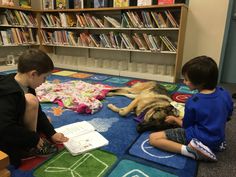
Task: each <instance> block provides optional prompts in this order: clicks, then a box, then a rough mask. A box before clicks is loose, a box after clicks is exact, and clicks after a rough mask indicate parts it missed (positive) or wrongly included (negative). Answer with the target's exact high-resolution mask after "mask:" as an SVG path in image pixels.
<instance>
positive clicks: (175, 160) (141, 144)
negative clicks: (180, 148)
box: [129, 132, 187, 169]
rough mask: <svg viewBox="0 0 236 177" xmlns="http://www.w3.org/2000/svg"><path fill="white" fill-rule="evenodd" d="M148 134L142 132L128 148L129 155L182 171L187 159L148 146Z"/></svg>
mask: <svg viewBox="0 0 236 177" xmlns="http://www.w3.org/2000/svg"><path fill="white" fill-rule="evenodd" d="M149 134H150V132H144V133H143V134H142V135H141V136H140V137H139V138H138V140H137V141H136V142H135V143H134V144H133V146H132V147H131V148H130V150H129V153H130V154H131V155H134V156H137V157H141V158H144V159H147V160H150V161H153V162H155V163H159V164H163V165H166V166H169V167H173V168H177V169H183V168H184V166H185V164H186V160H187V157H185V156H182V155H179V154H174V153H170V152H166V151H162V150H160V149H157V148H154V147H153V146H150V144H149V141H148V136H149Z"/></svg>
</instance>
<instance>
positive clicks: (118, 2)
mask: <svg viewBox="0 0 236 177" xmlns="http://www.w3.org/2000/svg"><path fill="white" fill-rule="evenodd" d="M128 6H129V0H113V7H128Z"/></svg>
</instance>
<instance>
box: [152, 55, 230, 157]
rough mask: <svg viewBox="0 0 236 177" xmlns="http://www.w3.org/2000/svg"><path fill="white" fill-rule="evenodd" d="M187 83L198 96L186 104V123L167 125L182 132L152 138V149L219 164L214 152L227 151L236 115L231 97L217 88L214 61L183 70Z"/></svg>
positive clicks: (200, 60) (177, 121) (206, 60)
mask: <svg viewBox="0 0 236 177" xmlns="http://www.w3.org/2000/svg"><path fill="white" fill-rule="evenodd" d="M182 74H183V76H184V83H185V84H186V85H187V86H188V87H189V88H190V90H195V89H196V90H198V93H197V94H195V95H193V96H192V97H191V98H189V99H188V100H187V102H186V104H185V114H184V117H183V119H180V118H178V117H174V116H168V117H166V120H165V121H166V122H168V123H171V124H177V125H179V126H180V127H181V128H176V129H168V130H165V131H161V132H155V133H152V134H150V137H149V142H150V144H151V145H153V146H155V147H157V148H160V149H163V150H166V151H170V152H174V153H179V154H182V155H185V156H188V157H191V158H193V159H196V160H205V161H217V158H216V156H215V154H214V152H217V151H220V150H222V149H224V148H225V125H226V122H227V121H228V120H229V118H230V116H231V114H232V111H233V102H232V99H231V96H230V95H229V93H228V92H227V91H226V90H224V89H223V88H221V87H218V86H217V80H218V68H217V64H216V63H215V61H214V60H213V59H212V58H210V57H207V56H199V57H196V58H193V59H192V60H190V61H189V62H187V63H186V64H185V65H184V66H183V68H182Z"/></svg>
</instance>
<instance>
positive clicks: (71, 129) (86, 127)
mask: <svg viewBox="0 0 236 177" xmlns="http://www.w3.org/2000/svg"><path fill="white" fill-rule="evenodd" d="M55 130H56V131H57V132H60V133H63V134H64V135H65V136H66V137H68V138H72V137H75V136H79V135H83V134H86V133H88V132H91V131H94V130H95V128H94V127H93V126H92V125H91V124H90V123H88V122H86V121H82V122H76V123H73V124H69V125H65V126H62V127H59V128H57V129H55Z"/></svg>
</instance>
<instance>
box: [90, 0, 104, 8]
mask: <svg viewBox="0 0 236 177" xmlns="http://www.w3.org/2000/svg"><path fill="white" fill-rule="evenodd" d="M93 7H94V8H100V7H108V0H94V1H93Z"/></svg>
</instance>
